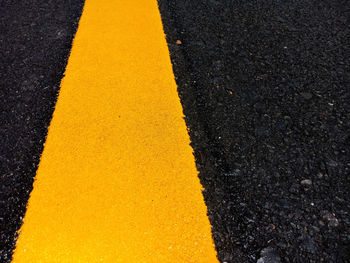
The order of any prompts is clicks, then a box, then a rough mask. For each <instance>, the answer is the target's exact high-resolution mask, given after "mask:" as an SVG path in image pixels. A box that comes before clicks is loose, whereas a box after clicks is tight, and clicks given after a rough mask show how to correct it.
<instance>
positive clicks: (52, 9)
mask: <svg viewBox="0 0 350 263" xmlns="http://www.w3.org/2000/svg"><path fill="white" fill-rule="evenodd" d="M82 7H83V1H82V0H75V1H71V0H45V1H41V0H28V1H12V0H2V1H0V262H1V263H3V262H10V260H11V257H12V250H13V248H14V244H15V238H16V236H17V231H18V229H19V227H20V226H21V224H22V218H23V216H24V213H25V209H26V204H27V200H28V197H29V194H30V192H31V190H32V184H33V178H34V176H35V172H36V169H37V166H38V163H39V159H40V155H41V152H42V149H43V143H44V141H45V136H46V134H47V127H48V126H49V123H50V120H51V116H52V112H53V110H54V106H55V102H56V97H57V93H58V90H59V84H60V81H61V78H62V76H63V73H64V70H65V67H66V63H67V59H68V55H69V52H70V48H71V43H72V40H73V37H74V34H75V31H76V28H77V26H78V21H79V17H80V14H81V11H82Z"/></svg>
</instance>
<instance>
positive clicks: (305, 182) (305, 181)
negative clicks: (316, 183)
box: [300, 179, 312, 185]
mask: <svg viewBox="0 0 350 263" xmlns="http://www.w3.org/2000/svg"><path fill="white" fill-rule="evenodd" d="M300 183H301V184H302V185H312V181H311V180H309V179H305V180H302V181H301V182H300Z"/></svg>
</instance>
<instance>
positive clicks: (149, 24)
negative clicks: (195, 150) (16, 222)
mask: <svg viewBox="0 0 350 263" xmlns="http://www.w3.org/2000/svg"><path fill="white" fill-rule="evenodd" d="M65 75H66V76H65V77H64V79H63V80H62V83H61V90H60V94H59V98H58V102H57V105H56V109H55V112H54V116H53V119H52V122H51V125H50V128H49V133H48V137H47V140H46V143H45V148H44V152H43V154H42V157H41V162H40V165H39V169H38V171H37V175H36V181H35V183H34V190H33V192H32V194H31V197H30V199H29V204H28V210H27V213H26V216H25V218H24V224H23V226H22V228H21V230H20V236H19V240H18V242H17V248H16V250H15V253H14V259H13V262H16V263H19V262H25V263H31V262H52V263H54V262H172V263H174V262H196V263H197V262H205V263H207V262H217V259H216V252H215V249H214V245H213V241H212V237H211V229H210V224H209V220H208V218H207V216H206V206H205V204H204V201H203V197H202V193H201V185H200V182H199V180H198V178H197V171H196V168H195V163H194V158H193V155H192V149H191V148H190V146H189V138H188V134H187V132H186V127H185V123H184V121H183V116H182V109H181V105H180V102H179V99H178V95H177V92H176V84H175V81H174V76H173V73H172V69H171V63H170V58H169V53H168V49H167V45H166V41H165V36H164V34H163V30H162V24H161V20H160V15H159V11H158V7H157V2H156V0H152V1H151V0H138V1H126V0H119V1H111V0H98V1H97V0H87V1H86V3H85V8H84V11H83V15H82V18H81V21H80V25H79V28H78V32H77V35H76V37H75V39H74V42H73V48H72V52H71V56H70V59H69V62H68V66H67V69H66V73H65Z"/></svg>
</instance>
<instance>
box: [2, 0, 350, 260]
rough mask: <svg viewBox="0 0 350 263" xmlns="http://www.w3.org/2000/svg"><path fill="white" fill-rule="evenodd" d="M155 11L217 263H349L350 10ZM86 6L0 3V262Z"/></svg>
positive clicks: (264, 6) (278, 2) (190, 7)
mask: <svg viewBox="0 0 350 263" xmlns="http://www.w3.org/2000/svg"><path fill="white" fill-rule="evenodd" d="M158 2H159V7H160V11H161V15H162V19H163V24H164V28H165V32H166V34H167V40H168V45H169V49H170V53H171V58H172V62H173V66H174V72H175V76H176V81H177V84H178V87H179V94H180V97H181V102H182V105H183V108H184V113H185V116H186V123H187V125H188V127H189V128H190V136H191V140H192V146H193V148H194V151H195V156H196V161H197V167H198V170H199V171H200V175H199V176H200V180H201V182H202V184H203V186H204V187H205V192H204V197H205V201H206V204H207V206H208V213H209V218H210V221H211V224H212V225H213V237H214V241H215V244H216V248H217V251H218V257H219V260H220V261H221V262H222V263H223V262H227V263H236V262H237V263H245V262H257V263H279V262H298V263H299V262H300V263H304V262H306V263H307V262H315V263H318V262H325V263H333V262H334V263H338V262H339V263H342V262H345V263H346V262H350V200H349V199H350V194H349V193H350V177H349V176H350V175H349V173H350V152H349V151H350V2H349V1H348V0H234V1H233V0H231V1H228V0H220V1H219V0H203V1H197V0H186V1H185V0H183V1H171V0H158ZM82 5H83V0H80V1H78V0H76V1H73V0H60V1H58V0H56V1H53V0H51V1H40V0H26V1H10V0H3V1H1V2H0V138H1V141H0V262H9V261H10V259H11V251H12V249H13V247H14V238H15V233H16V231H17V230H18V229H19V227H20V225H21V218H22V217H23V215H24V213H25V206H26V202H27V199H28V196H29V193H30V191H31V189H32V183H33V177H34V175H35V171H36V168H37V165H38V161H39V158H40V154H41V151H42V148H43V142H44V140H45V136H46V133H47V127H48V125H49V121H50V118H51V115H52V112H53V109H54V105H55V102H56V96H57V92H58V90H59V82H60V80H61V78H62V76H63V72H64V68H65V65H66V62H67V58H68V55H69V51H70V47H71V41H72V39H73V36H74V33H75V30H76V28H77V23H78V19H79V16H80V13H81V10H82ZM178 40H180V41H178Z"/></svg>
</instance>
